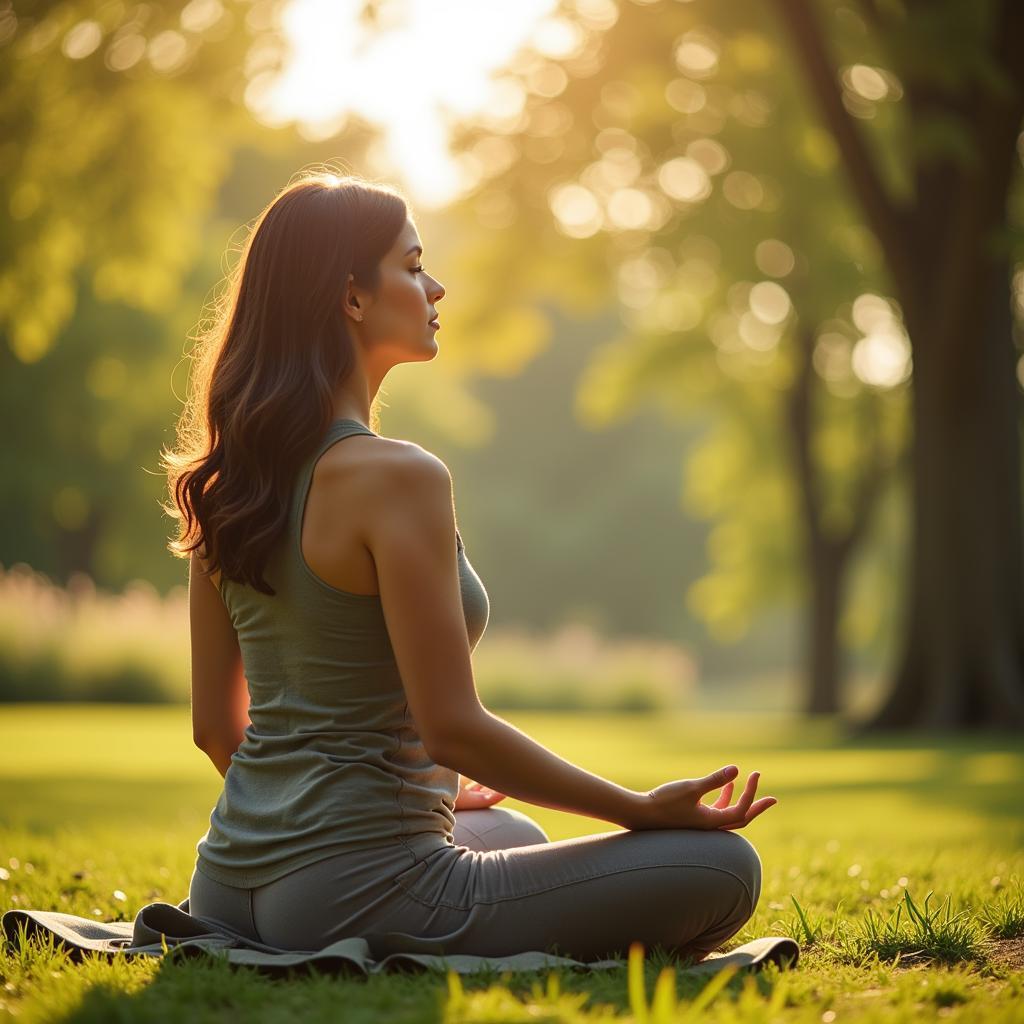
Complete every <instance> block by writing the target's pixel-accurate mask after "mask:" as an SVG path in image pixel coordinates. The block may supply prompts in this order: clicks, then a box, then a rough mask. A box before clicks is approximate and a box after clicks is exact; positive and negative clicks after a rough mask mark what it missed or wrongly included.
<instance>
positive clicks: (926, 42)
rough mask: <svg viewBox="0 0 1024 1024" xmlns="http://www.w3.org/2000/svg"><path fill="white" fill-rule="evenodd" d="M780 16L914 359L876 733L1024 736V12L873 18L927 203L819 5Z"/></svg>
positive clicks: (1005, 4) (956, 10)
mask: <svg viewBox="0 0 1024 1024" xmlns="http://www.w3.org/2000/svg"><path fill="white" fill-rule="evenodd" d="M776 4H777V6H778V9H779V12H780V14H781V16H782V18H783V20H784V21H785V23H786V25H787V26H788V28H789V30H790V32H791V34H792V38H793V45H794V51H795V53H796V54H797V55H798V56H799V58H800V60H801V63H802V65H803V68H804V70H805V72H806V75H807V79H808V83H809V87H810V90H811V92H812V93H813V94H814V96H815V98H816V100H817V101H818V103H819V105H820V110H821V115H822V117H823V118H824V120H825V122H826V123H827V125H828V126H829V129H830V131H831V132H832V134H833V135H834V137H835V139H836V141H837V143H838V145H839V147H840V149H841V151H842V153H843V158H844V167H845V169H846V171H847V172H848V174H849V179H850V183H851V187H852V191H853V193H854V195H855V197H856V199H857V201H858V202H859V204H860V207H861V209H862V211H863V214H864V217H865V219H866V220H867V222H868V223H869V224H870V226H871V229H872V231H873V232H874V234H875V236H876V237H877V239H878V240H879V242H880V244H881V246H882V248H883V251H884V253H885V259H886V263H887V266H888V269H889V272H890V275H891V280H892V283H893V288H894V291H895V294H896V295H897V296H898V298H899V301H900V303H901V306H902V308H903V313H904V319H905V321H906V323H907V326H908V328H909V336H910V341H911V346H912V352H913V360H914V374H913V381H912V394H913V403H912V408H913V431H912V434H911V446H912V449H911V458H910V467H911V474H912V480H913V503H912V507H913V524H914V529H913V531H912V550H911V565H910V575H909V580H910V583H909V587H908V589H907V600H908V609H907V616H906V619H907V631H906V635H905V638H904V645H903V650H902V654H901V658H900V662H899V665H898V667H897V670H896V674H895V682H894V685H893V687H892V689H891V692H890V694H889V696H888V698H887V699H886V700H885V702H884V703H883V704H882V706H881V707H880V708H879V709H878V710H877V712H876V713H875V714H874V715H873V716H872V717H871V718H870V719H869V720H868V721H867V722H865V723H864V724H863V727H864V728H865V729H869V730H872V729H878V728H886V727H894V726H895V727H902V726H910V725H918V724H925V725H931V726H944V727H954V726H959V725H967V726H996V727H1006V726H1011V727H1021V726H1024V544H1022V516H1021V468H1020V448H1019V433H1018V432H1019V424H1020V393H1019V390H1018V387H1017V383H1016V379H1015V372H1014V371H1015V365H1014V364H1015V362H1016V358H1017V354H1016V352H1015V346H1014V338H1013V325H1012V303H1013V298H1012V286H1011V279H1012V271H1013V258H1014V253H1013V245H1012V243H1013V241H1014V237H1013V235H1012V233H1011V232H1010V231H1008V230H1007V228H1006V225H1007V222H1008V220H1009V216H1008V204H1009V202H1010V196H1011V191H1012V189H1013V187H1014V184H1015V180H1014V179H1015V177H1017V178H1019V172H1020V160H1019V157H1018V151H1017V147H1018V145H1019V141H1020V138H1021V126H1022V120H1024V60H1022V59H1021V54H1022V52H1024V5H1022V4H1020V3H1019V2H1017V0H987V2H984V3H974V4H960V3H955V2H953V0H941V2H934V0H930V2H928V3H924V2H921V0H907V2H904V3H881V2H877V0H862V2H861V3H860V4H859V10H860V11H861V13H862V14H863V18H864V22H865V23H866V27H867V28H868V29H869V30H870V32H871V33H872V34H873V35H874V37H875V43H876V45H877V47H878V48H879V50H880V51H881V52H882V53H883V54H884V56H885V59H886V61H887V63H888V65H889V67H890V69H891V72H893V73H895V75H896V76H897V77H898V79H899V82H900V84H901V88H902V90H903V100H902V102H901V104H900V106H901V108H902V110H903V112H904V115H905V120H906V122H907V136H906V138H907V141H908V143H909V145H907V147H906V149H907V154H906V161H907V167H906V173H907V175H908V177H909V179H910V181H911V183H912V189H911V194H910V195H909V196H898V195H894V194H893V192H892V191H891V189H889V188H887V187H886V183H885V181H884V180H883V176H882V175H881V174H880V173H879V169H878V167H877V165H876V163H875V161H874V159H873V158H872V156H871V153H870V151H869V149H868V147H867V145H866V144H865V141H864V139H863V137H862V135H861V134H860V132H859V130H858V128H857V125H856V123H855V121H854V119H853V118H852V116H851V113H850V110H849V109H848V107H847V106H846V105H845V104H844V102H843V92H842V89H841V86H840V84H839V78H838V76H837V74H836V70H835V68H834V65H833V60H832V58H831V57H830V56H829V39H828V36H829V33H828V32H827V31H826V29H825V28H824V27H823V25H822V22H821V19H820V16H819V13H818V11H817V10H816V7H815V4H813V3H812V2H810V0H776ZM833 7H834V5H833ZM834 16H835V11H834V10H833V18H834ZM850 22H851V19H850V17H849V11H848V10H847V16H846V25H847V29H849V26H850ZM859 42H861V41H859ZM1016 241H1017V243H1018V244H1019V242H1020V236H1019V234H1018V235H1017V237H1016Z"/></svg>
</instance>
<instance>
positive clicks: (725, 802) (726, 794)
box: [711, 782, 732, 807]
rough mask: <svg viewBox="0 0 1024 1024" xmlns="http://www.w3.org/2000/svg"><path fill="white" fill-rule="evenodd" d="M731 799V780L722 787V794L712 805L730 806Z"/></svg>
mask: <svg viewBox="0 0 1024 1024" xmlns="http://www.w3.org/2000/svg"><path fill="white" fill-rule="evenodd" d="M731 799H732V783H731V782H727V783H726V784H725V785H724V786H723V787H722V792H721V795H720V796H719V797H718V799H717V800H716V801H715V802H714V803H713V804H712V805H711V806H712V807H728V806H729V801H730V800H731Z"/></svg>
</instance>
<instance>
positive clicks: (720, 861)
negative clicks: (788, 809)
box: [189, 807, 761, 960]
mask: <svg viewBox="0 0 1024 1024" xmlns="http://www.w3.org/2000/svg"><path fill="white" fill-rule="evenodd" d="M412 839H413V842H412V843H410V842H409V841H408V839H407V840H406V841H402V840H399V839H395V840H394V841H393V842H392V843H391V844H390V845H387V846H384V847H380V848H376V849H373V850H360V851H348V852H343V853H338V854H334V855H331V856H328V857H326V858H325V859H323V860H320V861H317V862H316V863H314V864H310V865H308V866H306V867H302V868H298V869H297V870H295V871H292V872H291V873H289V874H287V875H285V876H284V877H282V878H279V879H276V880H275V881H273V882H269V883H267V884H266V885H260V886H256V887H255V888H251V889H250V888H236V887H234V886H230V885H224V884H222V883H220V882H215V881H213V880H212V879H210V878H209V877H208V876H206V875H204V874H203V873H202V871H201V870H199V868H198V867H197V868H196V870H195V871H194V872H193V874H192V880H191V883H190V886H189V912H190V913H191V914H193V915H194V916H197V917H202V918H206V919H207V920H210V921H212V922H215V923H216V924H218V925H220V926H221V927H226V928H227V929H228V930H229V931H232V932H235V933H238V934H241V935H243V936H245V937H246V938H249V939H254V940H255V941H257V942H262V943H265V944H267V945H271V946H275V947H278V948H281V949H289V950H305V951H314V950H318V949H323V947H324V946H327V945H330V944H331V943H333V942H336V941H338V940H339V939H343V938H348V937H350V936H364V937H365V936H367V935H368V934H369V933H375V932H388V931H397V932H405V933H409V934H413V935H416V936H421V937H424V938H433V939H436V940H438V941H440V942H441V944H442V947H443V952H444V953H445V954H455V953H472V954H477V955H479V956H503V955H506V954H511V953H518V952H521V951H523V950H541V951H545V952H549V953H555V954H558V955H562V956H570V957H573V958H574V959H578V960H594V959H602V958H604V957H624V956H626V955H627V953H628V950H629V944H630V942H632V941H634V940H636V941H639V942H642V943H643V944H644V947H645V949H648V950H649V949H652V948H653V947H654V946H656V945H657V946H661V947H662V948H663V949H665V950H666V951H669V952H674V953H677V954H686V955H693V956H698V957H699V956H702V955H703V954H704V953H705V952H707V951H709V950H714V949H717V948H719V947H720V946H721V945H722V944H723V943H725V942H726V940H728V939H729V938H731V937H732V936H733V935H735V934H736V932H738V931H739V930H740V928H742V927H743V925H744V924H745V923H746V922H747V921H748V920H749V918H750V916H751V914H753V912H754V908H755V907H756V905H757V901H758V897H759V896H760V893H761V860H760V857H759V856H758V854H757V850H756V849H755V848H754V847H753V846H752V845H751V844H750V842H749V841H748V840H747V839H746V838H744V837H743V836H742V835H740V834H739V833H738V832H737V831H725V830H721V829H715V830H709V831H705V830H700V829H687V828H679V829H654V830H643V831H629V830H625V831H616V832H604V833H594V834H591V835H586V836H581V837H578V838H575V839H561V840H557V841H555V842H552V841H550V840H549V839H548V836H547V835H546V834H545V832H544V830H543V829H542V828H541V827H540V826H539V825H538V824H537V823H536V822H535V821H534V820H533V819H532V818H530V817H529V816H528V815H526V814H523V813H522V812H521V811H518V810H514V809H512V808H506V807H488V808H481V809H478V810H464V811H458V812H456V825H455V833H454V845H452V844H450V843H447V842H446V841H445V837H444V836H435V835H432V836H415V837H412ZM421 840H422V841H421Z"/></svg>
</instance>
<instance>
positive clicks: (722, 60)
mask: <svg viewBox="0 0 1024 1024" xmlns="http://www.w3.org/2000/svg"><path fill="white" fill-rule="evenodd" d="M1021 10H1022V7H1021V5H1019V4H1017V3H1014V2H1012V0H1010V2H1005V3H1004V2H996V0H985V2H982V0H978V2H975V3H971V4H963V3H959V2H954V0H931V2H928V3H924V2H914V0H900V2H896V0H890V2H885V0H772V2H763V3H754V2H741V3H730V4H722V3H714V2H710V0H708V2H703V0H692V2H678V0H643V2H639V0H617V2H616V0H562V2H558V0H517V2H516V3H514V4H502V5H496V4H489V3H480V2H470V0H461V2H458V0H429V2H428V0H379V2H368V0H367V2H356V0H189V2H188V3H180V2H175V0H163V2H161V3H159V4H156V3H130V2H123V0H109V2H97V0H92V2H86V0H82V2H71V0H68V2H53V0H35V2H33V0H17V2H13V0H0V110H2V124H3V126H4V130H3V132H2V135H0V167H2V174H0V409H2V416H3V427H4V430H3V472H2V473H0V526H2V529H0V701H6V702H14V701H65V700H67V701H106V702H171V703H179V704H185V705H187V703H188V700H189V671H190V670H189V649H188V619H187V589H186V585H187V569H188V566H187V562H186V561H183V560H179V559H176V558H174V557H172V556H171V554H170V553H169V552H168V550H167V547H166V545H167V541H168V540H169V539H170V537H171V536H172V535H173V533H174V531H173V529H172V526H173V524H172V523H171V521H170V520H169V519H168V518H167V517H166V516H165V515H164V514H163V513H162V511H161V509H160V507H159V506H160V502H161V501H162V500H165V498H166V480H165V478H164V477H163V476H162V474H161V472H160V470H159V468H158V453H159V451H160V448H161V446H163V445H168V446H170V445H171V444H172V441H173V437H174V428H175V421H176V419H177V416H178V414H179V412H180V409H181V406H182V401H183V397H184V395H185V393H186V375H187V369H188V366H187V354H188V352H189V349H190V346H191V344H192V338H193V337H194V335H195V334H196V332H197V328H198V327H199V325H200V324H201V323H202V322H203V319H204V317H205V316H206V315H208V314H209V311H210V304H211V303H212V301H213V298H214V296H215V294H216V293H217V289H218V285H219V283H220V282H221V281H222V279H223V276H224V274H225V272H226V270H227V268H228V267H229V266H230V265H231V264H232V262H233V261H234V259H235V258H236V257H237V253H238V251H239V249H240V247H241V241H242V239H244V237H245V232H246V230H247V226H248V225H249V224H250V223H251V222H253V221H254V220H255V218H256V217H257V215H258V214H259V212H260V211H261V210H262V209H263V208H264V206H266V205H267V204H268V203H269V202H270V201H271V200H272V199H273V197H274V196H275V194H276V192H277V191H278V190H279V189H280V188H282V187H283V186H284V185H285V184H286V183H287V182H288V181H289V179H290V178H291V177H292V176H293V175H295V174H296V173H297V172H298V171H299V170H301V169H303V168H308V167H313V166H326V167H330V168H332V169H334V170H336V171H338V172H339V173H345V172H346V171H352V172H355V173H358V174H361V175H364V176H366V177H371V178H378V179H381V180H388V181H393V182H395V183H396V184H399V185H400V186H401V187H402V188H403V189H404V190H406V192H407V194H408V195H409V196H410V197H411V198H412V201H413V204H414V206H413V213H414V216H415V219H416V222H417V227H418V229H419V232H420V235H421V237H422V238H423V241H424V245H425V247H426V251H425V253H424V263H425V265H426V266H427V268H428V270H429V271H430V273H431V274H432V275H433V276H435V277H437V278H438V279H439V280H440V281H441V282H442V283H443V284H444V285H445V288H446V289H447V294H446V296H445V298H444V299H443V300H442V303H441V305H440V307H439V309H440V312H441V320H442V329H441V331H440V333H439V334H438V336H437V339H438V344H439V346H440V351H439V354H438V356H437V357H436V358H435V359H434V360H432V361H431V362H430V363H416V364H407V365H403V366H399V367H397V368H396V369H395V370H394V371H393V372H392V373H391V374H390V375H389V376H388V378H387V379H386V380H385V382H384V385H383V389H382V398H383V404H384V413H383V420H382V426H383V432H384V433H386V434H388V435H390V436H395V437H405V438H409V439H412V440H415V441H417V442H418V443H420V444H422V445H423V446H424V447H427V448H429V449H431V450H433V451H435V452H436V453H437V454H438V455H440V456H441V457H442V458H443V459H444V460H445V461H446V462H447V464H448V466H449V467H450V469H451V471H452V475H453V479H454V481H455V497H456V505H457V511H458V520H459V526H460V531H461V533H462V535H463V537H464V539H465V542H466V547H467V553H468V554H469V556H470V558H471V560H472V562H473V565H474V567H475V568H476V569H477V571H478V572H479V574H480V576H481V578H482V579H483V581H484V583H485V586H486V587H487V589H488V593H489V595H490V599H491V618H490V622H489V624H488V628H487V632H486V633H485V636H484V638H483V640H482V641H481V644H480V646H479V648H478V649H477V651H476V652H475V654H474V668H475V672H476V675H477V681H478V687H479V689H480V692H481V696H482V697H483V699H484V701H485V703H487V704H488V705H489V706H492V707H494V708H495V709H502V708H509V709H538V710H559V709H575V710H582V709H593V710H603V711H612V712H623V713H625V712H642V711H658V710H704V711H709V712H718V711H721V712H731V711H743V712H759V713H762V714H763V715H769V714H772V713H777V714H778V715H781V716H798V717H806V716H811V715H814V716H829V717H831V718H833V719H835V720H841V721H843V722H846V723H848V724H849V725H850V726H851V728H857V729H861V730H869V731H871V730H881V729H888V728H893V727H897V728H918V727H926V728H932V729H934V728H948V729H953V730H961V729H975V728H996V729H1012V730H1019V729H1020V728H1021V727H1022V726H1024V559H1022V543H1021V539H1022V516H1021V445H1020V436H1021V424H1022V416H1021V401H1020V398H1021V391H1022V387H1024V356H1022V352H1024V342H1022V339H1024V333H1022V325H1021V320H1022V318H1024V173H1022V170H1024V167H1022V162H1024V135H1022V133H1021V129H1022V118H1024V64H1022V62H1021V61H1020V53H1021V52H1022V50H1021V47H1022V46H1024V23H1022V14H1021ZM0 714H3V712H2V711H0ZM712 767H713V766H712ZM702 770H703V769H702ZM708 770H710V769H708Z"/></svg>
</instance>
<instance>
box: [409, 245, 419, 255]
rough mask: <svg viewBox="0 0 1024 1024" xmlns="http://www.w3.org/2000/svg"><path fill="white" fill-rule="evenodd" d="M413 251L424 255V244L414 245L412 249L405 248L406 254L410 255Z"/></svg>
mask: <svg viewBox="0 0 1024 1024" xmlns="http://www.w3.org/2000/svg"><path fill="white" fill-rule="evenodd" d="M411 252H418V253H419V254H420V255H421V256H422V255H423V246H422V245H414V246H413V247H412V248H411V249H406V250H405V255H406V256H408V255H409V253H411Z"/></svg>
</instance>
